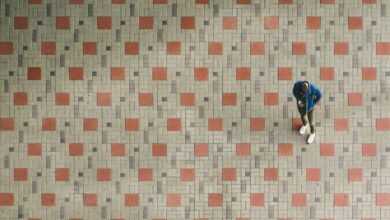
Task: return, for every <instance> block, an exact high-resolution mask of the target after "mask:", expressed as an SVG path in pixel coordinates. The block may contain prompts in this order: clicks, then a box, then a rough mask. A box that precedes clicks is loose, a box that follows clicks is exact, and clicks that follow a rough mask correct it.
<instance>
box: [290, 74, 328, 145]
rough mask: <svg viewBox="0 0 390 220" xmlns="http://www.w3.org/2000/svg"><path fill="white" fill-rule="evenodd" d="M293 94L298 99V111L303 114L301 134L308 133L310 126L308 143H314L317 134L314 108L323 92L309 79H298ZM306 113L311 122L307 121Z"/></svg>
mask: <svg viewBox="0 0 390 220" xmlns="http://www.w3.org/2000/svg"><path fill="white" fill-rule="evenodd" d="M293 94H294V96H295V98H296V99H297V106H298V111H299V114H300V115H301V120H302V124H303V125H302V127H301V128H300V129H299V133H300V134H301V135H304V134H305V133H306V130H308V128H310V134H309V136H308V137H307V139H306V142H307V143H308V144H311V143H313V141H314V138H315V135H316V134H315V130H314V125H313V110H314V106H315V105H316V104H317V102H318V101H320V99H321V96H322V95H321V92H320V90H319V88H318V87H317V86H316V85H314V84H312V83H309V82H308V81H297V82H295V84H294V88H293ZM306 114H307V117H308V119H309V123H307V121H306V118H305V116H306ZM309 125H310V126H309Z"/></svg>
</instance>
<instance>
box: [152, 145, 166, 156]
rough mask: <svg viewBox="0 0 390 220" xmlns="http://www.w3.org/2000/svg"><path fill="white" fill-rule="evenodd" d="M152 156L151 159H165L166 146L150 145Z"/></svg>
mask: <svg viewBox="0 0 390 220" xmlns="http://www.w3.org/2000/svg"><path fill="white" fill-rule="evenodd" d="M152 156H153V157H166V156H167V144H157V143H154V144H152Z"/></svg>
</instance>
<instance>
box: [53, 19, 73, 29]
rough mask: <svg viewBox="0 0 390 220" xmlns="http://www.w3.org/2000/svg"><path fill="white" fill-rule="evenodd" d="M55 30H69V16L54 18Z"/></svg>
mask: <svg viewBox="0 0 390 220" xmlns="http://www.w3.org/2000/svg"><path fill="white" fill-rule="evenodd" d="M56 28H57V29H61V30H64V29H69V28H70V17H69V16H58V17H56Z"/></svg>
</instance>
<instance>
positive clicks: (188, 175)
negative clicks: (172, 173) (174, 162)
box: [180, 168, 195, 182]
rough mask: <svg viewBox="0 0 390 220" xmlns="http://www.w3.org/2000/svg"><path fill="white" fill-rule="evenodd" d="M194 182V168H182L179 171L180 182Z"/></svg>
mask: <svg viewBox="0 0 390 220" xmlns="http://www.w3.org/2000/svg"><path fill="white" fill-rule="evenodd" d="M194 180H195V169H194V168H182V169H180V181H183V182H192V181H194Z"/></svg>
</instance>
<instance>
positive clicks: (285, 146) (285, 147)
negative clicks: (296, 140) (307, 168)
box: [278, 143, 293, 156]
mask: <svg viewBox="0 0 390 220" xmlns="http://www.w3.org/2000/svg"><path fill="white" fill-rule="evenodd" d="M278 155H279V156H292V155H293V144H291V143H280V144H278Z"/></svg>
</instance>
